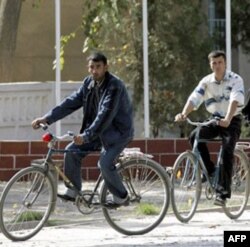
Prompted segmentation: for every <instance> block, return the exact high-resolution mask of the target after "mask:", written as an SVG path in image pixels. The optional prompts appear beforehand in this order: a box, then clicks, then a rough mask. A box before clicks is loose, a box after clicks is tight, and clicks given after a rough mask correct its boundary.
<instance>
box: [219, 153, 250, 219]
mask: <svg viewBox="0 0 250 247" xmlns="http://www.w3.org/2000/svg"><path fill="white" fill-rule="evenodd" d="M249 176H250V175H249V167H248V160H247V157H246V155H245V154H244V152H243V151H241V150H239V149H235V151H234V163H233V170H232V184H231V198H230V199H228V200H227V203H226V206H225V207H223V210H224V212H225V214H226V215H227V216H228V217H229V218H230V219H237V218H239V217H240V216H241V215H242V213H243V212H244V210H245V208H246V206H247V201H248V196H249V186H250V184H249Z"/></svg>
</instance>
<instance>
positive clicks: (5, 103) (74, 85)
mask: <svg viewBox="0 0 250 247" xmlns="http://www.w3.org/2000/svg"><path fill="white" fill-rule="evenodd" d="M81 83H82V82H62V83H61V97H62V99H63V98H64V97H66V96H68V95H70V94H71V93H72V92H73V91H75V90H77V89H78V88H79V87H80V85H81ZM54 106H55V82H42V83H41V82H22V83H0V139H1V140H36V139H38V140H39V139H40V138H41V135H42V131H40V130H38V131H37V130H36V131H35V130H33V129H32V127H31V122H32V120H33V119H35V118H36V117H40V116H43V115H44V114H45V113H46V112H47V111H48V110H50V109H51V108H52V107H54ZM81 121H82V110H81V109H80V110H78V111H76V112H74V113H73V114H71V115H69V116H68V117H66V118H65V119H63V120H61V125H62V132H64V131H67V130H72V131H74V132H75V133H78V132H79V129H80V126H81ZM54 128H55V125H52V129H53V130H54Z"/></svg>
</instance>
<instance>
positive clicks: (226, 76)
mask: <svg viewBox="0 0 250 247" xmlns="http://www.w3.org/2000/svg"><path fill="white" fill-rule="evenodd" d="M228 80H229V71H228V70H226V71H225V75H224V77H223V79H222V80H221V81H222V82H224V81H228ZM221 81H217V80H216V79H215V74H214V73H212V82H214V83H216V84H220V82H221Z"/></svg>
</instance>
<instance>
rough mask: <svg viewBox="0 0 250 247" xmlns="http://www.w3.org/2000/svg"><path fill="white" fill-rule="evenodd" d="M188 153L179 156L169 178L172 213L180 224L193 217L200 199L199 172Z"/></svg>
mask: <svg viewBox="0 0 250 247" xmlns="http://www.w3.org/2000/svg"><path fill="white" fill-rule="evenodd" d="M194 160H195V159H194V157H193V155H192V154H190V153H189V152H185V153H183V154H181V155H180V156H179V157H178V158H177V160H176V162H175V164H174V168H173V174H172V177H171V183H172V187H171V202H172V207H173V211H174V213H175V215H176V217H177V219H179V220H180V221H181V222H188V221H189V220H190V219H191V218H192V217H193V215H194V213H195V210H196V207H197V204H198V200H199V198H200V187H201V181H200V172H199V170H197V169H198V168H197V167H198V166H196V165H195V161H194Z"/></svg>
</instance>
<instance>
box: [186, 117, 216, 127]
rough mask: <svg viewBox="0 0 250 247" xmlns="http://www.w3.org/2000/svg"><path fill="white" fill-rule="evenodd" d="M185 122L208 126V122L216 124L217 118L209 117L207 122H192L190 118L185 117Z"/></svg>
mask: <svg viewBox="0 0 250 247" xmlns="http://www.w3.org/2000/svg"><path fill="white" fill-rule="evenodd" d="M186 120H187V122H188V123H189V124H191V125H194V126H208V125H210V124H218V119H215V118H213V119H210V120H209V121H207V122H193V121H192V120H190V119H189V118H186Z"/></svg>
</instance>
